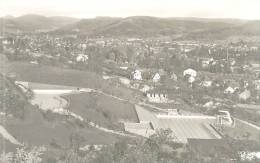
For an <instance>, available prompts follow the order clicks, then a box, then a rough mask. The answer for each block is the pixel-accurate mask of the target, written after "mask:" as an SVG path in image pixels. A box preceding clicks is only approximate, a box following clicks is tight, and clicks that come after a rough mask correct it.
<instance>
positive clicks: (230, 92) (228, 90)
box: [224, 87, 235, 94]
mask: <svg viewBox="0 0 260 163" xmlns="http://www.w3.org/2000/svg"><path fill="white" fill-rule="evenodd" d="M234 92H235V89H234V88H232V87H227V88H226V89H225V90H224V93H225V94H233V93H234Z"/></svg>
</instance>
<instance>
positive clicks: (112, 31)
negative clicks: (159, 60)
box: [0, 15, 260, 39]
mask: <svg viewBox="0 0 260 163" xmlns="http://www.w3.org/2000/svg"><path fill="white" fill-rule="evenodd" d="M3 24H5V25H4V26H3ZM0 25H1V27H2V30H3V29H5V30H6V31H8V32H17V31H20V32H39V31H48V32H51V33H52V34H80V35H87V36H125V37H153V36H170V37H174V38H180V39H224V38H227V37H232V36H249V37H250V36H260V21H259V20H255V21H249V20H240V19H207V18H193V17H188V18H157V17H149V16H132V17H127V18H114V17H96V18H93V19H76V18H70V17H59V16H57V17H44V16H40V15H25V16H21V17H17V18H13V17H10V18H1V19H0ZM3 27H5V28H3Z"/></svg>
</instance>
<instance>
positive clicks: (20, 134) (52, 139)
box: [3, 109, 122, 148]
mask: <svg viewBox="0 0 260 163" xmlns="http://www.w3.org/2000/svg"><path fill="white" fill-rule="evenodd" d="M46 116H47V117H48V118H47V119H46V118H45V117H46ZM3 126H4V127H5V128H6V129H7V130H8V132H9V133H10V134H11V135H13V136H14V137H15V138H16V139H17V140H18V141H20V142H22V143H25V144H28V145H37V146H40V145H45V146H47V147H48V146H49V147H52V146H51V144H53V143H55V144H56V145H58V146H59V147H61V148H68V147H69V146H70V138H71V136H72V134H75V133H77V134H78V135H80V136H81V137H82V138H83V140H82V141H81V144H82V146H84V145H86V144H111V143H113V142H115V141H117V140H119V139H121V138H122V137H120V136H117V135H114V134H110V133H106V132H104V131H100V130H98V129H96V128H93V127H90V126H87V125H79V124H78V123H77V122H76V121H74V120H72V119H69V120H66V118H65V117H64V116H61V115H57V114H53V113H49V114H48V115H44V113H42V112H41V111H39V110H36V109H35V110H30V111H29V110H27V111H26V117H25V118H24V119H16V118H11V117H10V118H8V119H7V120H6V123H5V124H3Z"/></svg>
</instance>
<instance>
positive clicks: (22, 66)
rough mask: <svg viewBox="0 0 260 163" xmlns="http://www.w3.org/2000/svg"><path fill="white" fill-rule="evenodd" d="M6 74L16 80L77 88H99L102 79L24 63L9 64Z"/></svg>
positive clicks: (89, 73) (88, 73) (93, 75)
mask: <svg viewBox="0 0 260 163" xmlns="http://www.w3.org/2000/svg"><path fill="white" fill-rule="evenodd" d="M8 72H10V73H15V74H16V78H17V80H21V81H30V82H39V83H46V84H56V85H67V86H77V87H90V88H100V87H101V86H102V84H103V82H102V80H103V79H102V77H101V76H99V75H97V74H95V73H93V72H86V71H79V70H72V69H64V68H58V67H52V66H45V65H35V64H30V63H26V62H9V65H8Z"/></svg>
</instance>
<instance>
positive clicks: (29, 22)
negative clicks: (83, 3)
mask: <svg viewBox="0 0 260 163" xmlns="http://www.w3.org/2000/svg"><path fill="white" fill-rule="evenodd" d="M78 20H79V19H77V18H72V17H62V16H54V17H45V16H41V15H34V14H28V15H24V16H20V17H12V16H5V17H2V18H0V27H1V29H2V30H1V32H3V30H5V32H11V33H13V32H37V31H50V30H55V29H58V28H60V27H62V26H65V25H68V24H72V23H75V22H77V21H78Z"/></svg>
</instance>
